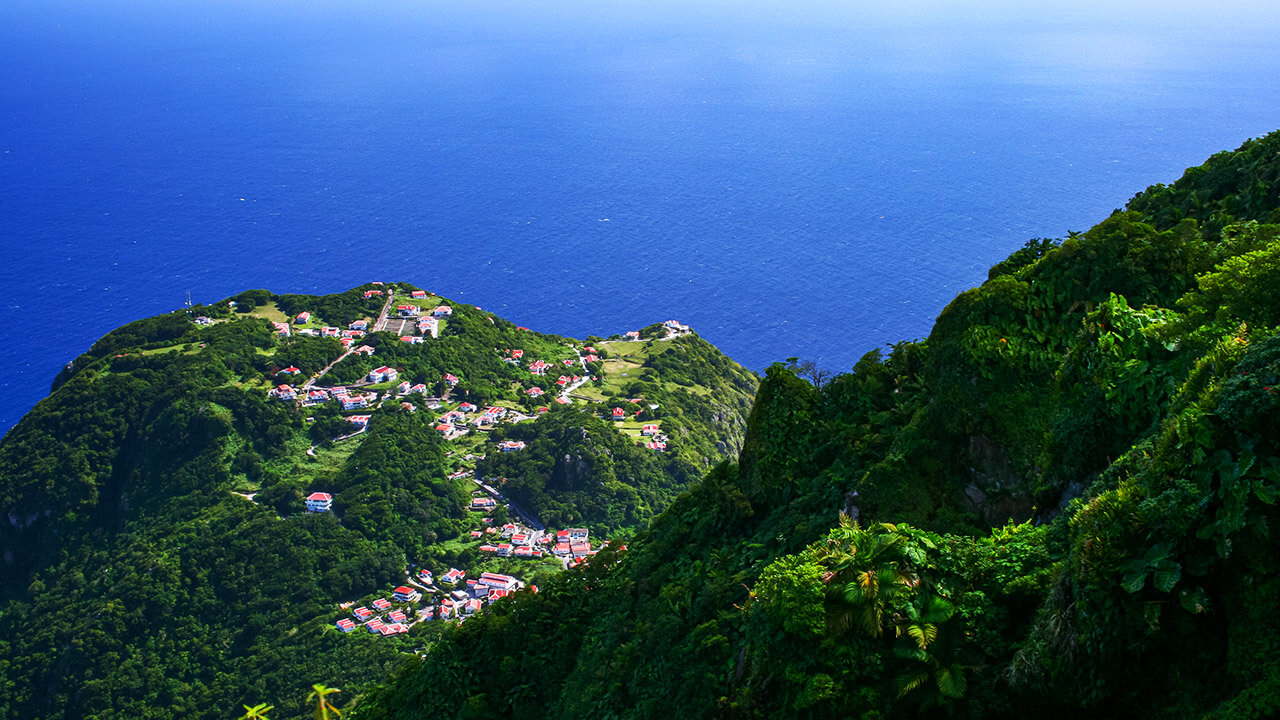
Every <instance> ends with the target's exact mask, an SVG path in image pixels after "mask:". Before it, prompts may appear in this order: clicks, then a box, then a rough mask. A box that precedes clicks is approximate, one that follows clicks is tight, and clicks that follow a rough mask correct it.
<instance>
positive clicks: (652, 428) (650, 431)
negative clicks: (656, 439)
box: [640, 425, 658, 435]
mask: <svg viewBox="0 0 1280 720" xmlns="http://www.w3.org/2000/svg"><path fill="white" fill-rule="evenodd" d="M640 434H641V435H657V434H658V426H657V425H645V426H644V427H642V428H640Z"/></svg>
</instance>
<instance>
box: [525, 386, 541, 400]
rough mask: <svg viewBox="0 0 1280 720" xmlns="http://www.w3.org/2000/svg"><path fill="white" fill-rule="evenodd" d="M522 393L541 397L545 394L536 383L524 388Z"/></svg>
mask: <svg viewBox="0 0 1280 720" xmlns="http://www.w3.org/2000/svg"><path fill="white" fill-rule="evenodd" d="M524 394H525V395H528V396H529V397H542V396H543V395H545V394H546V392H545V391H544V390H543V389H542V388H540V387H538V386H537V385H534V386H533V387H531V388H529V389H528V390H525V391H524Z"/></svg>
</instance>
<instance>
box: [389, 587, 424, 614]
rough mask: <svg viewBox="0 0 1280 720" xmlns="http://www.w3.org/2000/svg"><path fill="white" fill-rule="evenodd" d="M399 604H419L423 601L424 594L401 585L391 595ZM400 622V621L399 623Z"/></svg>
mask: <svg viewBox="0 0 1280 720" xmlns="http://www.w3.org/2000/svg"><path fill="white" fill-rule="evenodd" d="M391 596H392V597H394V598H395V599H396V600H397V601H399V602H418V601H419V600H421V599H422V593H420V592H418V591H417V590H414V589H413V588H411V587H409V586H408V585H401V586H400V587H398V588H396V590H395V592H394V593H392V594H391ZM397 622H398V621H397Z"/></svg>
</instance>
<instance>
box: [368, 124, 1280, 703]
mask: <svg viewBox="0 0 1280 720" xmlns="http://www.w3.org/2000/svg"><path fill="white" fill-rule="evenodd" d="M1278 223H1280V134H1273V135H1270V136H1268V137H1265V138H1262V139H1258V140H1251V141H1249V142H1247V143H1245V144H1244V145H1243V146H1242V147H1241V148H1240V149H1238V150H1236V151H1235V152H1230V153H1220V154H1218V155H1215V156H1213V157H1211V158H1210V159H1209V160H1208V162H1206V163H1205V164H1204V165H1203V166H1201V167H1198V168H1192V169H1190V170H1188V171H1187V172H1186V174H1185V175H1184V176H1183V178H1181V179H1180V180H1178V181H1177V182H1175V183H1173V184H1172V185H1168V186H1164V185H1157V186H1154V187H1151V188H1148V189H1147V190H1146V191H1144V192H1142V193H1140V194H1139V195H1137V196H1136V197H1134V198H1133V199H1132V200H1131V201H1130V202H1129V204H1128V206H1127V207H1126V209H1125V210H1123V211H1116V212H1115V213H1114V214H1113V215H1112V216H1110V217H1109V218H1106V219H1105V220H1103V221H1102V222H1100V223H1099V224H1098V225H1096V226H1095V227H1093V228H1091V229H1090V230H1089V231H1087V232H1084V233H1072V234H1071V235H1070V236H1069V237H1066V238H1062V239H1057V240H1046V239H1036V240H1032V241H1030V242H1028V243H1027V245H1026V246H1025V247H1024V248H1022V249H1020V250H1018V251H1017V252H1014V253H1013V254H1012V255H1011V256H1010V257H1009V258H1008V259H1007V260H1005V261H1004V262H1001V263H1000V264H998V265H996V266H995V267H994V268H992V269H991V272H990V276H989V279H988V280H987V282H985V283H984V284H983V285H982V286H981V287H978V288H975V289H973V290H969V291H966V292H964V293H961V294H960V295H959V296H958V297H957V298H956V299H955V300H954V301H953V302H952V303H951V304H950V305H949V306H948V307H947V308H946V309H945V310H944V311H943V312H942V313H941V315H940V316H939V317H938V320H937V323H936V325H935V326H934V329H933V331H932V332H931V334H930V335H929V337H928V338H927V339H925V340H921V341H916V342H903V343H900V344H897V345H894V346H892V348H891V349H890V351H889V352H887V353H881V352H879V351H872V352H870V353H868V354H867V355H866V356H865V357H863V358H862V360H861V361H859V362H858V363H857V365H856V366H855V367H854V368H853V369H852V371H851V372H848V373H845V374H841V375H837V376H834V377H827V376H824V375H823V374H822V373H815V372H812V368H806V367H805V366H803V365H800V366H797V365H791V366H784V365H781V364H779V365H775V366H773V367H772V368H770V369H769V371H768V373H767V376H766V378H765V379H764V380H763V382H762V383H761V385H760V387H759V390H758V392H757V394H756V399H755V404H754V407H753V409H752V411H751V414H750V418H749V420H748V423H747V428H746V436H745V439H744V441H743V446H742V451H741V453H740V455H739V457H738V462H737V463H736V464H731V463H728V462H726V463H724V464H721V465H719V466H717V467H716V468H714V469H713V470H712V471H711V472H709V473H707V475H706V476H705V478H704V479H703V480H702V481H701V482H700V483H697V484H695V485H693V486H692V487H690V488H689V489H688V490H686V491H685V492H684V493H683V494H682V495H681V496H680V497H678V498H677V499H676V500H675V502H674V503H673V504H672V505H671V506H670V507H668V508H667V509H666V510H665V511H664V512H663V513H662V514H661V515H659V516H658V517H656V518H655V519H654V521H653V522H652V523H651V524H650V525H649V526H648V528H647V529H645V530H643V531H641V532H640V533H639V534H638V535H637V536H636V537H634V538H632V539H631V540H630V541H629V542H628V544H627V547H626V548H625V549H624V548H623V547H622V546H621V545H620V544H617V543H615V544H613V545H611V546H610V547H609V549H607V550H605V551H604V552H601V553H600V554H598V555H596V556H594V557H593V558H591V559H590V560H589V561H588V562H586V563H585V564H584V565H583V566H581V567H580V568H578V569H576V570H574V571H571V572H569V573H566V574H564V575H562V576H559V577H557V578H555V579H554V580H551V581H550V582H548V583H545V584H544V585H543V586H541V588H540V592H538V593H537V594H531V593H522V594H520V595H519V596H518V597H517V598H516V599H515V601H514V602H506V603H502V604H499V605H496V606H495V607H494V608H493V610H492V611H491V612H489V613H487V614H485V615H484V616H483V617H479V618H476V619H474V620H470V621H468V622H466V623H465V624H463V625H462V626H460V627H458V628H456V629H451V630H449V631H448V632H446V633H444V634H443V635H442V636H441V637H440V638H439V639H438V640H437V641H435V642H434V643H433V644H431V645H430V646H429V647H428V648H427V649H426V651H425V652H424V653H422V654H421V656H420V657H419V658H416V659H414V660H412V661H410V662H409V663H408V664H406V665H404V666H402V667H401V668H399V669H398V670H397V671H396V673H395V675H394V677H393V678H391V679H390V680H389V681H388V682H387V683H386V684H385V686H383V687H382V688H380V689H378V690H376V691H374V692H370V693H367V694H366V695H365V696H364V697H363V698H362V699H361V700H360V701H359V702H358V703H356V704H355V707H354V709H352V710H349V711H348V714H347V715H346V716H344V717H354V718H358V719H359V720H391V719H395V720H410V719H416V718H424V719H425V718H440V717H458V718H481V717H512V718H564V717H585V718H653V717H692V718H707V717H720V718H780V717H782V718H791V717H796V718H848V717H862V718H914V717H971V718H1012V717H1026V716H1030V715H1040V716H1050V717H1081V716H1092V717H1109V718H1128V717H1209V718H1253V717H1257V718H1262V717H1274V716H1275V715H1277V714H1280V655H1278V654H1277V652H1276V646H1277V640H1276V638H1277V637H1280V632H1277V631H1278V630H1280V615H1278V614H1277V612H1276V611H1277V608H1280V562H1278V561H1280V557H1277V555H1278V553H1280V544H1277V542H1275V540H1274V539H1273V538H1272V537H1271V533H1270V528H1271V526H1272V525H1274V524H1276V523H1277V521H1280V517H1278V513H1277V508H1276V499H1277V497H1278V496H1280V327H1278V325H1280V224H1278ZM588 432H590V431H589V430H588ZM584 442H585V441H584ZM551 461H552V458H549V457H548V458H547V459H546V460H545V461H544V462H545V463H551ZM506 467H510V468H516V467H517V465H516V464H510V465H508V466H506ZM506 472H507V473H508V474H509V475H514V474H516V472H517V470H515V469H512V470H506ZM557 472H560V473H562V474H563V472H564V469H563V468H560V467H556V468H554V469H553V471H552V472H551V474H550V477H552V478H556V477H558V476H557V475H556V473H557ZM556 482H559V483H561V484H564V483H566V482H567V481H565V480H562V479H561V480H549V481H548V484H547V486H551V485H554V484H555V483H556ZM539 490H541V486H535V484H533V483H531V484H530V487H529V488H528V490H527V491H528V492H529V493H530V496H536V493H537V492H538V491H539ZM642 500H643V498H642ZM1278 527H1280V526H1278Z"/></svg>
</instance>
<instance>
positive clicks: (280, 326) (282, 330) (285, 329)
mask: <svg viewBox="0 0 1280 720" xmlns="http://www.w3.org/2000/svg"><path fill="white" fill-rule="evenodd" d="M271 325H272V326H273V327H274V328H275V329H276V332H277V333H279V334H280V335H282V336H283V337H289V335H290V334H291V333H292V332H293V330H291V329H290V328H289V324H288V323H282V322H273V323H271Z"/></svg>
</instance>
